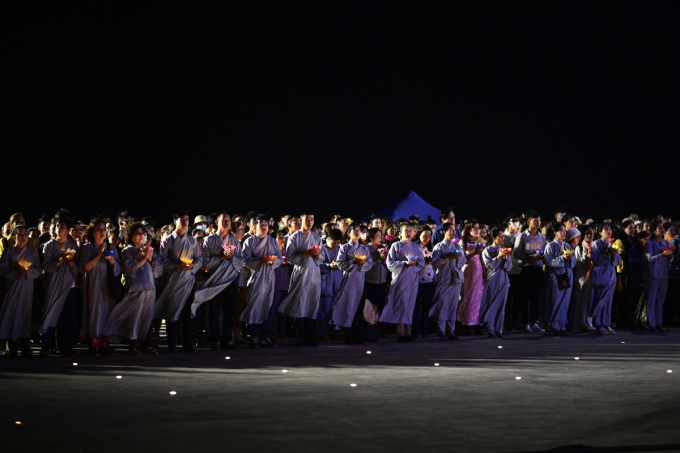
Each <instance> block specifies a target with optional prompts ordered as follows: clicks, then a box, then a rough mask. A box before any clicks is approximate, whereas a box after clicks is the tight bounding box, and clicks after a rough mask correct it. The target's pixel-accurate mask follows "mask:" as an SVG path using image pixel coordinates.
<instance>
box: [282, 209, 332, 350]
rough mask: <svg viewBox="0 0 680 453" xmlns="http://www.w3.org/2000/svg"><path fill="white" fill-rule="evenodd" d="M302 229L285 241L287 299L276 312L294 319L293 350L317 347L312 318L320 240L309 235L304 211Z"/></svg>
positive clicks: (310, 218) (310, 220)
mask: <svg viewBox="0 0 680 453" xmlns="http://www.w3.org/2000/svg"><path fill="white" fill-rule="evenodd" d="M301 221H302V229H301V230H299V231H296V232H295V233H293V234H292V235H291V236H290V237H289V238H288V245H287V246H286V256H287V257H288V262H290V263H293V264H294V266H295V267H294V268H293V273H292V274H291V277H290V289H289V290H288V295H287V296H286V298H285V299H283V301H282V302H281V306H279V312H281V313H284V314H286V315H288V316H292V317H294V318H295V328H296V330H297V335H298V342H297V344H296V346H318V345H319V342H318V341H316V339H315V335H316V315H317V311H318V309H319V299H320V297H321V271H320V270H319V265H320V264H321V262H322V261H323V256H322V255H321V246H322V243H321V237H320V236H319V235H318V234H316V233H314V232H313V231H312V227H313V226H314V213H313V212H312V211H304V212H303V213H302V216H301Z"/></svg>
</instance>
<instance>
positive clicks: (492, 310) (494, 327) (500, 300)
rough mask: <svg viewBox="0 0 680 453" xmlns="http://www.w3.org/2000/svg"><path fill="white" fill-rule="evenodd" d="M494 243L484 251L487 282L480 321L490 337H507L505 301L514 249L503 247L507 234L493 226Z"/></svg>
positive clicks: (483, 258)
mask: <svg viewBox="0 0 680 453" xmlns="http://www.w3.org/2000/svg"><path fill="white" fill-rule="evenodd" d="M491 237H492V238H493V243H492V244H491V245H489V246H488V247H486V248H485V249H484V252H482V260H484V266H485V267H486V284H485V285H484V295H483V296H482V304H481V306H480V309H479V322H480V324H482V325H483V326H484V327H486V330H487V331H488V334H489V338H494V339H496V338H505V335H503V323H504V322H505V301H506V299H507V298H508V289H509V288H510V279H509V278H508V272H509V271H510V270H511V269H512V257H511V256H510V254H511V253H512V249H509V248H505V247H503V242H504V241H505V236H504V234H503V228H492V229H491Z"/></svg>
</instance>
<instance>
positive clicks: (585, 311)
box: [567, 228, 595, 332]
mask: <svg viewBox="0 0 680 453" xmlns="http://www.w3.org/2000/svg"><path fill="white" fill-rule="evenodd" d="M572 230H576V231H577V232H578V230H577V229H576V228H572ZM572 230H569V233H568V234H567V239H569V234H574V235H575V234H576V233H572ZM583 236H584V237H583V241H582V242H581V243H580V244H578V245H577V246H576V247H575V248H574V259H575V260H576V263H575V264H574V287H573V288H572V289H571V300H570V301H569V313H568V314H569V329H570V330H571V331H572V332H581V331H591V332H595V328H594V327H593V326H592V318H590V317H589V311H590V296H591V292H592V288H591V285H590V272H591V270H592V267H593V262H592V260H591V259H590V250H591V249H592V247H593V230H592V229H590V228H584V231H583Z"/></svg>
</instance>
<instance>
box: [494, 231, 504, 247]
mask: <svg viewBox="0 0 680 453" xmlns="http://www.w3.org/2000/svg"><path fill="white" fill-rule="evenodd" d="M504 239H505V237H504V236H503V232H502V231H500V232H499V233H498V234H497V235H496V236H495V237H494V238H493V243H494V244H495V245H496V247H501V246H502V245H503V240H504Z"/></svg>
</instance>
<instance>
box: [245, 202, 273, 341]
mask: <svg viewBox="0 0 680 453" xmlns="http://www.w3.org/2000/svg"><path fill="white" fill-rule="evenodd" d="M267 233H269V219H268V218H267V216H265V215H264V214H259V215H257V216H256V217H255V234H253V235H251V236H250V237H248V239H246V240H245V242H244V243H243V262H244V263H245V265H246V266H247V267H248V269H250V270H251V271H252V272H251V273H250V279H249V280H248V290H247V292H246V308H245V309H244V310H243V313H242V314H241V321H243V322H245V323H247V324H248V333H249V334H250V347H251V348H253V349H258V348H259V347H260V346H262V347H265V348H268V347H273V346H276V345H275V344H274V342H273V341H272V340H271V339H270V338H269V322H270V320H269V319H267V314H268V313H269V309H270V307H271V305H272V301H273V300H274V289H275V287H276V274H275V271H276V269H277V268H278V267H279V266H281V263H283V259H282V258H281V251H280V250H279V246H278V244H277V243H276V239H274V238H273V237H271V236H269V235H268V234H267Z"/></svg>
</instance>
